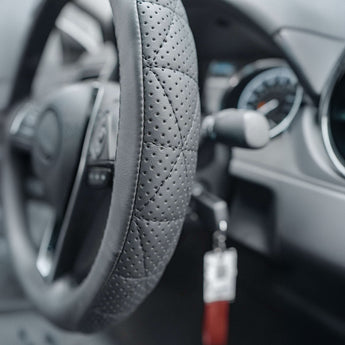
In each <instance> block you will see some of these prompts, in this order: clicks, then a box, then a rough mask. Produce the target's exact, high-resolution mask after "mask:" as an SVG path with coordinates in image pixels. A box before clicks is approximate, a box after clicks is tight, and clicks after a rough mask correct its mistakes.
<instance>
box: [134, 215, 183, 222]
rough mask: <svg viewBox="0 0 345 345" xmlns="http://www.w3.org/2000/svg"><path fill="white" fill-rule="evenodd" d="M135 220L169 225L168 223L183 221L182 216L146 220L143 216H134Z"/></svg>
mask: <svg viewBox="0 0 345 345" xmlns="http://www.w3.org/2000/svg"><path fill="white" fill-rule="evenodd" d="M134 217H135V218H137V219H138V220H142V221H146V222H150V223H169V222H177V221H179V220H182V219H184V216H180V217H173V218H166V219H162V220H159V219H148V218H145V217H144V216H138V215H134Z"/></svg>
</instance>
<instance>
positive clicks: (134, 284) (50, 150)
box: [1, 0, 200, 333]
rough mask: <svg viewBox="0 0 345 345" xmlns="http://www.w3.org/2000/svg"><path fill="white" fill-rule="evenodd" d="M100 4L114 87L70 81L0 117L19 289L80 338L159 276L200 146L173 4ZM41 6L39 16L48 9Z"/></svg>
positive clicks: (184, 30)
mask: <svg viewBox="0 0 345 345" xmlns="http://www.w3.org/2000/svg"><path fill="white" fill-rule="evenodd" d="M110 2H111V6H112V10H113V17H114V23H115V33H116V41H117V47H118V51H119V69H120V83H119V85H118V84H116V83H111V82H107V83H106V82H98V83H92V82H81V83H76V84H74V85H69V86H66V87H62V88H61V89H60V90H58V91H55V92H53V93H52V94H50V95H48V96H47V97H45V98H44V99H40V100H39V101H37V100H32V99H30V97H29V95H26V98H22V99H21V101H20V102H19V103H17V104H16V106H14V107H13V108H12V109H11V110H10V111H9V113H8V114H7V120H8V121H7V122H8V125H7V127H6V135H5V137H6V138H5V152H4V164H3V165H2V174H1V175H2V176H1V179H2V181H1V182H2V186H1V188H2V193H3V196H2V197H3V207H4V218H5V227H6V229H7V236H8V241H9V245H10V249H11V252H12V256H13V260H14V266H15V268H16V271H17V274H18V277H19V280H20V282H21V284H22V286H23V287H24V290H25V292H26V293H27V295H28V296H29V298H30V300H32V301H33V303H34V305H35V306H36V307H37V309H38V310H39V311H40V312H42V313H43V315H44V316H46V317H47V318H48V319H50V320H51V321H52V322H53V323H55V324H57V325H59V326H60V327H62V328H65V329H69V330H74V331H80V332H85V333H89V332H95V331H98V330H100V329H102V328H103V327H105V326H107V325H109V324H110V323H113V322H118V321H121V320H123V319H124V318H126V317H128V316H129V315H130V314H131V313H132V312H133V311H134V310H135V309H136V308H137V307H138V305H139V304H140V303H142V301H143V300H144V299H145V298H146V297H147V295H148V294H149V293H150V292H151V291H152V290H153V288H154V287H155V286H156V284H157V283H158V281H159V279H160V277H161V276H162V274H163V272H164V269H165V267H166V266H167V264H168V262H169V260H170V258H171V256H172V254H173V252H174V249H175V247H176V245H177V242H178V239H179V235H180V231H181V227H182V225H183V221H184V217H185V214H186V210H187V207H188V203H189V199H190V195H191V189H192V183H193V178H194V174H195V169H196V157H197V149H198V141H199V127H200V124H199V122H200V110H199V108H200V101H199V94H198V81H197V58H196V50H195V45H194V41H193V37H192V34H191V30H190V27H189V25H188V21H187V17H186V14H185V10H184V8H183V5H182V3H181V1H180V0H111V1H110ZM46 3H47V4H46V5H45V6H43V8H44V9H41V11H44V10H47V9H48V8H49V7H50V6H54V5H53V3H54V2H52V1H47V2H46ZM44 16H45V13H43V12H42V13H41V14H40V17H41V18H44ZM34 39H37V37H31V38H30V40H34ZM35 42H36V43H35V44H37V41H35ZM30 44H31V41H30V42H28V46H30ZM21 71H22V73H23V75H22V76H21V77H22V78H25V77H26V76H27V75H26V74H25V69H23V68H22V69H21ZM35 198H37V199H39V200H40V201H42V202H43V201H44V202H45V203H46V204H48V205H49V208H50V210H51V212H50V213H49V214H50V216H49V217H48V218H47V221H46V223H45V231H44V234H43V236H42V240H41V243H39V244H38V246H35V244H34V241H33V240H32V238H31V236H30V231H29V228H30V226H29V221H28V216H27V214H28V212H27V204H28V200H31V199H35Z"/></svg>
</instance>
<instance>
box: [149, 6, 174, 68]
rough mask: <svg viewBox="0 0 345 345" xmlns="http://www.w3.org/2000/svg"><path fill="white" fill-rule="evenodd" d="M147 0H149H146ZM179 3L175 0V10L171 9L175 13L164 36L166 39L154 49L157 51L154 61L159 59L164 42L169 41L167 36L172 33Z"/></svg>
mask: <svg viewBox="0 0 345 345" xmlns="http://www.w3.org/2000/svg"><path fill="white" fill-rule="evenodd" d="M146 2H149V1H146ZM151 4H152V2H151ZM177 4H178V0H175V7H174V9H173V10H172V9H171V11H172V12H173V15H172V18H171V22H170V24H169V27H168V31H167V34H166V35H165V37H164V39H163V41H162V44H161V45H160V46H159V48H158V50H157V51H154V52H155V53H156V55H155V56H154V58H153V61H155V60H156V59H157V56H158V54H159V53H160V51H161V50H162V48H163V47H164V44H165V43H167V38H168V36H169V34H170V31H171V28H172V26H173V24H174V21H175V17H176V12H175V11H176V8H177Z"/></svg>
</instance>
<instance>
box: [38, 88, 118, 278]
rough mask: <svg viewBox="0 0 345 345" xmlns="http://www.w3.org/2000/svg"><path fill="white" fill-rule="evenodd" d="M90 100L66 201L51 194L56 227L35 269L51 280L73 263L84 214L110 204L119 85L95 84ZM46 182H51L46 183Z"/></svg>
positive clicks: (48, 232) (49, 233)
mask: <svg viewBox="0 0 345 345" xmlns="http://www.w3.org/2000/svg"><path fill="white" fill-rule="evenodd" d="M92 99H93V101H92V106H91V111H90V117H89V119H88V124H87V128H86V130H85V136H84V139H83V143H82V148H81V154H80V160H79V164H78V167H77V168H76V172H75V174H74V179H73V182H72V185H71V188H70V194H69V195H68V198H67V199H66V202H63V200H62V198H61V196H60V195H61V194H60V192H61V191H59V192H58V194H57V195H58V197H55V198H54V196H55V195H52V198H51V199H52V200H53V201H54V202H55V203H54V207H55V209H56V210H57V218H56V220H55V224H52V226H51V227H49V228H47V230H46V232H45V234H44V236H43V239H42V243H41V247H40V251H39V254H38V257H37V262H36V266H37V269H38V270H39V272H40V273H41V275H42V277H44V278H45V279H47V280H50V281H52V280H54V279H55V278H56V277H58V276H59V275H60V274H62V273H63V272H65V271H66V270H67V269H71V267H67V266H70V264H71V262H74V261H75V258H76V257H75V254H76V253H77V252H78V250H79V249H80V248H81V243H80V236H81V233H84V235H85V230H84V228H83V226H85V228H86V227H87V224H83V221H81V220H80V219H81V218H87V217H85V213H89V214H90V212H91V211H92V212H95V210H97V207H98V204H99V202H101V203H103V202H105V201H104V200H106V201H107V202H110V195H111V186H112V178H113V164H114V157H115V150H116V133H117V129H118V111H119V108H118V104H119V88H118V85H117V84H115V83H107V84H103V85H102V84H97V85H96V86H95V88H94V92H93V96H92ZM116 105H117V106H116ZM110 109H111V110H110ZM48 183H50V181H48V180H47V184H48ZM48 190H51V191H52V192H53V193H54V192H56V189H55V188H51V189H49V185H48ZM86 200H87V202H86ZM95 213H96V212H95ZM61 214H63V217H61V216H60V215H61ZM102 226H104V224H102Z"/></svg>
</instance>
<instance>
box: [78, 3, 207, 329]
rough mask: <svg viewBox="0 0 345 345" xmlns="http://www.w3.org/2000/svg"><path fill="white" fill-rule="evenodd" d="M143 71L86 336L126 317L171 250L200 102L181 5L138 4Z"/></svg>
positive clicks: (189, 174)
mask: <svg viewBox="0 0 345 345" xmlns="http://www.w3.org/2000/svg"><path fill="white" fill-rule="evenodd" d="M137 8H138V14H139V21H140V29H141V36H142V51H143V57H142V59H143V71H144V90H145V92H144V93H145V95H144V111H145V114H144V119H145V120H144V122H145V128H144V142H143V149H142V156H141V165H140V175H139V181H138V192H137V198H136V200H135V209H134V214H133V219H132V222H131V224H130V226H129V231H128V236H127V240H126V243H125V245H124V248H123V251H122V253H121V254H120V257H119V260H118V263H117V266H116V268H115V270H114V271H113V274H112V276H111V277H110V279H109V280H108V282H107V283H106V285H105V286H104V288H103V290H102V291H101V293H100V294H99V295H98V297H97V299H96V301H95V303H94V305H93V309H92V311H91V312H90V313H89V315H88V316H87V319H86V320H84V322H83V327H84V329H86V330H87V331H90V330H97V329H99V328H101V327H103V326H105V325H106V324H108V323H109V322H114V321H119V320H121V319H123V318H124V317H126V316H127V315H128V314H130V313H131V312H132V311H133V310H134V309H135V308H136V306H137V305H138V304H140V303H141V302H142V301H143V299H144V298H145V297H146V295H147V294H148V293H149V292H150V291H151V290H152V289H153V288H154V286H155V285H156V284H157V282H158V280H159V279H160V277H161V275H162V274H163V270H164V268H165V266H166V264H167V263H168V261H169V260H170V258H171V256H172V254H173V251H174V249H175V247H176V245H177V242H178V239H179V234H180V231H181V227H182V225H183V220H184V217H185V212H186V209H187V206H188V203H189V198H190V194H191V187H192V183H193V178H194V174H195V168H196V157H197V149H198V140H199V130H200V103H199V94H198V83H197V65H196V61H197V60H196V51H195V46H194V41H193V37H192V34H191V32H190V29H189V25H188V21H187V17H186V14H185V11H184V8H183V6H182V3H181V1H180V0H150V1H149V0H137Z"/></svg>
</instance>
